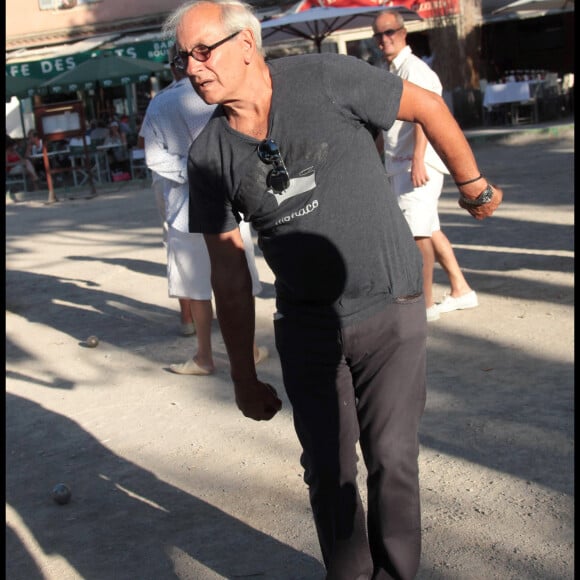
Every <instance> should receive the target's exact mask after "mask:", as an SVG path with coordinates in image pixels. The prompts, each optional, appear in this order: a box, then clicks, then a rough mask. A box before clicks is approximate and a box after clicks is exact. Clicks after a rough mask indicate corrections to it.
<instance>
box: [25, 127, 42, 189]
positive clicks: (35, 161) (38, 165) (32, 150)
mask: <svg viewBox="0 0 580 580" xmlns="http://www.w3.org/2000/svg"><path fill="white" fill-rule="evenodd" d="M33 155H42V139H41V138H40V135H39V134H38V131H37V130H36V129H30V131H28V139H27V140H26V150H25V151H24V157H26V159H30V162H31V163H32V165H33V166H34V169H35V170H36V173H37V174H38V176H39V177H42V178H44V177H45V173H44V161H43V159H42V158H41V157H34V158H33V157H32V156H33Z"/></svg>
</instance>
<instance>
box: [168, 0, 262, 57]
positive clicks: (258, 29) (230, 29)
mask: <svg viewBox="0 0 580 580" xmlns="http://www.w3.org/2000/svg"><path fill="white" fill-rule="evenodd" d="M200 4H216V5H217V6H219V7H220V20H221V23H222V25H223V27H224V32H225V33H226V34H233V33H234V32H236V31H238V30H243V29H249V30H251V31H252V33H253V35H254V40H255V41H256V48H257V50H258V51H261V50H262V25H261V24H260V21H259V20H258V18H257V17H256V15H255V14H254V9H253V7H252V6H250V4H247V3H246V2H241V1H240V0H192V1H190V2H185V3H184V4H182V5H181V6H179V7H178V8H177V9H176V10H174V11H173V12H172V13H171V14H170V15H169V16H168V17H167V18H166V20H165V22H164V23H163V27H162V29H161V30H162V33H163V37H164V38H165V39H175V32H176V30H177V27H178V26H179V24H180V23H181V20H182V19H183V17H184V16H185V14H186V13H187V12H189V10H191V9H192V8H195V7H196V6H199V5H200Z"/></svg>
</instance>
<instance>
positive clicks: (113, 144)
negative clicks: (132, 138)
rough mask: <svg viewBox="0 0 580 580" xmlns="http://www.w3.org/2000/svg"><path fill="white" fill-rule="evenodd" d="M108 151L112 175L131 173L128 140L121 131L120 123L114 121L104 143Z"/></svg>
mask: <svg viewBox="0 0 580 580" xmlns="http://www.w3.org/2000/svg"><path fill="white" fill-rule="evenodd" d="M103 145H105V146H106V147H110V149H107V155H108V158H109V167H110V168H111V173H118V172H126V171H129V155H128V153H127V138H126V137H125V135H124V133H121V131H120V129H119V123H117V121H112V122H111V123H110V124H109V135H108V136H107V138H106V139H105V142H104V143H103Z"/></svg>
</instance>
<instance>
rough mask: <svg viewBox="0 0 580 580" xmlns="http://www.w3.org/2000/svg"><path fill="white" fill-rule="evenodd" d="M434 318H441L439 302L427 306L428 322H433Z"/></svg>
mask: <svg viewBox="0 0 580 580" xmlns="http://www.w3.org/2000/svg"><path fill="white" fill-rule="evenodd" d="M434 320H439V308H438V307H437V304H433V306H429V308H427V322H433V321H434Z"/></svg>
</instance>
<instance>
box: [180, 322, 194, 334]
mask: <svg viewBox="0 0 580 580" xmlns="http://www.w3.org/2000/svg"><path fill="white" fill-rule="evenodd" d="M194 334H195V325H194V324H193V322H182V323H181V336H193V335H194Z"/></svg>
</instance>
